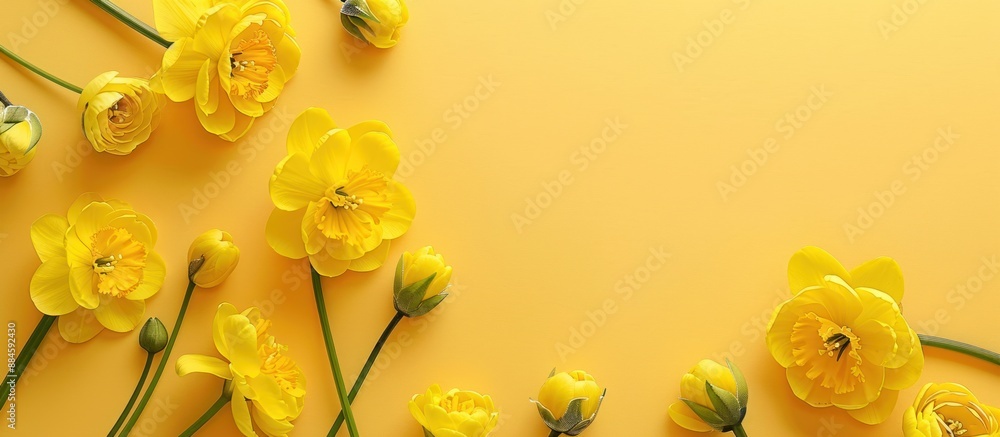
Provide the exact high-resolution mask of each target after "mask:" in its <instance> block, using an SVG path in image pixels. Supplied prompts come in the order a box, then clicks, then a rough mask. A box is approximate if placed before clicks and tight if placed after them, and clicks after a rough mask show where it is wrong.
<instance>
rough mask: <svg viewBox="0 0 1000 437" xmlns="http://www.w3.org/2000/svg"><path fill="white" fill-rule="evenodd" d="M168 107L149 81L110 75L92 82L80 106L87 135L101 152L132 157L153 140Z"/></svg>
mask: <svg viewBox="0 0 1000 437" xmlns="http://www.w3.org/2000/svg"><path fill="white" fill-rule="evenodd" d="M166 104H167V99H165V98H164V97H163V95H162V94H160V93H157V92H154V91H153V90H152V89H150V87H149V81H147V80H145V79H133V78H125V77H118V72H117V71H109V72H107V73H103V74H101V75H100V76H97V77H95V78H94V80H92V81H90V83H88V84H87V86H86V87H84V88H83V92H82V93H80V100H79V101H78V103H77V110H79V111H80V112H81V113H82V114H83V116H82V117H83V133H84V135H86V137H87V141H90V144H91V145H92V146H94V150H96V151H98V152H108V153H110V154H112V155H128V154H129V153H132V151H133V150H135V148H136V146H138V145H139V144H142V143H143V142H145V141H146V140H148V139H149V136H150V135H151V134H152V133H153V130H154V129H156V126H157V124H159V121H160V110H161V109H163V107H164V106H166Z"/></svg>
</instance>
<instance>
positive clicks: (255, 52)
mask: <svg viewBox="0 0 1000 437" xmlns="http://www.w3.org/2000/svg"><path fill="white" fill-rule="evenodd" d="M277 64H278V56H277V52H276V51H275V48H274V45H273V44H272V43H271V38H270V37H268V36H267V33H265V32H264V31H263V30H257V31H256V32H253V33H251V34H250V36H249V37H248V38H246V39H244V40H241V41H240V43H239V44H238V45H237V46H236V48H235V49H232V51H231V52H230V54H229V65H230V67H232V69H233V72H232V74H231V76H230V77H231V78H232V85H231V86H230V90H229V92H230V94H232V95H234V96H243V97H245V98H248V99H252V98H256V97H257V96H259V95H261V94H262V93H263V92H264V91H266V90H267V79H268V76H269V75H270V74H271V72H272V71H274V67H275V66H276V65H277Z"/></svg>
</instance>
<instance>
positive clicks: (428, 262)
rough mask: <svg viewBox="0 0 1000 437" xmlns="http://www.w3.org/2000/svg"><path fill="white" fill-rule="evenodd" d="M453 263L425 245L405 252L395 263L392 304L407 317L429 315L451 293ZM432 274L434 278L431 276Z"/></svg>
mask: <svg viewBox="0 0 1000 437" xmlns="http://www.w3.org/2000/svg"><path fill="white" fill-rule="evenodd" d="M451 271H452V270H451V266H449V265H447V264H445V262H444V257H443V256H441V255H440V254H437V253H434V248H433V247H431V246H425V247H422V248H420V250H418V251H417V252H416V253H410V252H404V253H403V257H402V258H401V259H400V260H399V264H398V265H397V266H396V280H395V284H394V285H393V287H394V289H393V304H394V305H395V306H396V310H397V311H400V312H402V313H403V314H406V316H407V317H418V316H422V315H424V314H427V313H428V312H429V311H430V310H432V309H434V307H436V306H437V305H438V304H440V303H441V302H442V301H443V300H444V299H445V298H446V297H448V293H445V290H447V289H448V283H449V282H451ZM432 276H433V278H432Z"/></svg>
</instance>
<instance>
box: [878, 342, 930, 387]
mask: <svg viewBox="0 0 1000 437" xmlns="http://www.w3.org/2000/svg"><path fill="white" fill-rule="evenodd" d="M913 335H914V336H915V335H916V334H915V333H914V334H913ZM923 370H924V351H923V348H921V346H920V345H919V344H916V345H915V347H914V348H913V349H912V351H911V352H910V359H909V360H907V361H906V364H904V365H903V366H902V367H899V368H895V369H885V388H887V389H889V390H903V389H906V388H910V387H911V386H912V385H913V384H916V383H917V380H918V379H920V374H921V373H922V372H923Z"/></svg>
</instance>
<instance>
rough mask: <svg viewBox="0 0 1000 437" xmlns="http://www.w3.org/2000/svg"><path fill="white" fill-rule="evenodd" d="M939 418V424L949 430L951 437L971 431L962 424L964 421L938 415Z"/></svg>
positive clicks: (943, 428)
mask: <svg viewBox="0 0 1000 437" xmlns="http://www.w3.org/2000/svg"><path fill="white" fill-rule="evenodd" d="M937 420H938V425H941V430H942V431H945V432H947V433H948V436H949V437H955V436H960V435H965V433H967V432H969V430H968V429H966V428H965V426H964V425H962V422H959V421H957V420H954V419H945V418H943V417H941V416H937Z"/></svg>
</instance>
